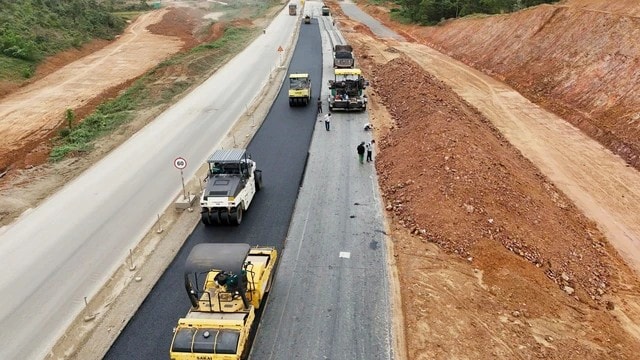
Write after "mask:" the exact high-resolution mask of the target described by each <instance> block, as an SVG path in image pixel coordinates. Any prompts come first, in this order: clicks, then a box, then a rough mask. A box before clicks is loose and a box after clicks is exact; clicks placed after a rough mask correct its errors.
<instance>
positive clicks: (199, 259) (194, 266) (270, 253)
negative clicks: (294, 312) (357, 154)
mask: <svg viewBox="0 0 640 360" xmlns="http://www.w3.org/2000/svg"><path fill="white" fill-rule="evenodd" d="M277 257H278V252H277V251H276V249H275V248H272V247H254V248H252V247H251V246H250V245H249V244H211V243H203V244H198V245H196V246H194V247H193V249H192V250H191V253H189V256H188V257H187V260H186V263H185V273H184V284H185V288H186V290H187V295H188V296H189V300H190V301H191V309H190V310H189V312H188V313H187V316H186V317H184V318H181V319H180V320H178V326H176V328H175V329H174V333H173V340H172V341H171V348H170V358H171V359H172V360H195V359H207V360H241V359H246V357H247V356H248V355H249V349H250V342H251V341H250V339H251V338H252V336H253V335H254V333H255V331H256V326H257V322H256V321H255V316H256V315H255V312H256V310H257V309H259V308H260V307H261V306H262V305H264V299H265V297H266V295H267V293H268V292H269V290H270V289H271V283H272V280H273V275H274V271H275V270H274V268H275V264H276V261H277ZM202 277H204V279H202Z"/></svg>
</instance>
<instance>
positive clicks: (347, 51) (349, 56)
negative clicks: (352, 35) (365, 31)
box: [333, 45, 355, 69]
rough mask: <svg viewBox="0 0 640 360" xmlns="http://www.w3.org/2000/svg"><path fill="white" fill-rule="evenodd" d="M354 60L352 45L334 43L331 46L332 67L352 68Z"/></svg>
mask: <svg viewBox="0 0 640 360" xmlns="http://www.w3.org/2000/svg"><path fill="white" fill-rule="evenodd" d="M354 64H355V60H354V59H353V47H351V45H334V46H333V67H334V68H336V69H338V68H353V65H354Z"/></svg>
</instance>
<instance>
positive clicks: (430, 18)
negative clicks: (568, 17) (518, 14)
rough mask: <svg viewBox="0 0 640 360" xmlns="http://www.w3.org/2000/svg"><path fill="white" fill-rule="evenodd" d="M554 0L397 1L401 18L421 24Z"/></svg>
mask: <svg viewBox="0 0 640 360" xmlns="http://www.w3.org/2000/svg"><path fill="white" fill-rule="evenodd" d="M552 2H557V1H555V0H397V1H396V3H397V4H399V5H400V8H399V9H396V10H395V11H397V12H399V13H400V15H401V16H402V17H403V18H406V19H408V20H409V21H412V22H417V23H421V24H435V23H437V22H439V21H441V20H443V19H450V18H457V17H460V16H466V15H471V14H478V13H481V14H502V13H508V12H512V11H518V10H521V9H524V8H527V7H530V6H535V5H540V4H543V3H552Z"/></svg>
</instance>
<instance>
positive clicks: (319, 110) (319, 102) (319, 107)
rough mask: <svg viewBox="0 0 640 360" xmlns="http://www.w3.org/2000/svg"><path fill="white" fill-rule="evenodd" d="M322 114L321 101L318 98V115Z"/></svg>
mask: <svg viewBox="0 0 640 360" xmlns="http://www.w3.org/2000/svg"><path fill="white" fill-rule="evenodd" d="M321 112H322V100H321V99H320V96H318V114H319V113H321Z"/></svg>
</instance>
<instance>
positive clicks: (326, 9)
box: [322, 4, 331, 16]
mask: <svg viewBox="0 0 640 360" xmlns="http://www.w3.org/2000/svg"><path fill="white" fill-rule="evenodd" d="M330 14H331V11H329V7H328V6H327V5H324V4H323V5H322V16H329V15H330Z"/></svg>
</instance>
